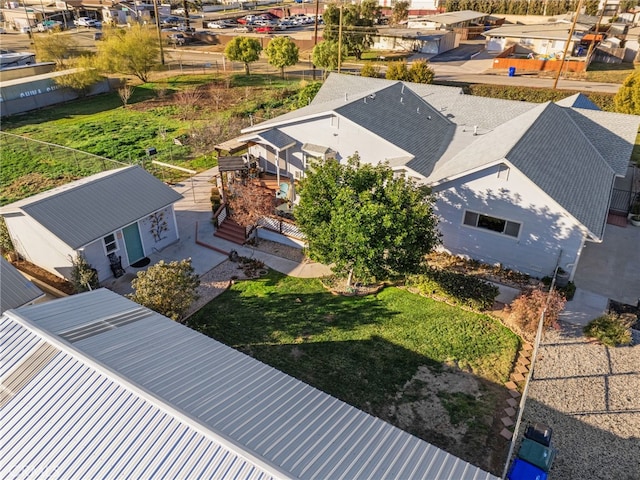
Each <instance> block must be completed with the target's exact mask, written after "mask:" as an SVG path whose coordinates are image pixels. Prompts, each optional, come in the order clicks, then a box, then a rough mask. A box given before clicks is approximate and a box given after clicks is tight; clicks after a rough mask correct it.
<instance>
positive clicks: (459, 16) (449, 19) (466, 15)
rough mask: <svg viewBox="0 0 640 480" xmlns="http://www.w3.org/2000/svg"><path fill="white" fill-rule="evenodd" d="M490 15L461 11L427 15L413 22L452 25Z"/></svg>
mask: <svg viewBox="0 0 640 480" xmlns="http://www.w3.org/2000/svg"><path fill="white" fill-rule="evenodd" d="M488 16H489V14H488V13H482V12H475V11H473V10H460V11H458V12H447V13H438V14H436V15H427V16H425V17H418V18H416V19H411V20H409V21H410V22H411V21H420V20H422V21H429V22H435V23H440V24H442V25H452V24H455V23H460V22H469V21H471V20H480V19H482V18H484V17H488Z"/></svg>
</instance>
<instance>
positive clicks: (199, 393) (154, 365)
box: [7, 289, 496, 480]
mask: <svg viewBox="0 0 640 480" xmlns="http://www.w3.org/2000/svg"><path fill="white" fill-rule="evenodd" d="M131 308H132V302H131V301H129V300H127V299H126V298H124V297H120V296H118V295H116V294H114V293H112V292H110V291H108V290H104V289H101V290H96V291H93V292H89V293H85V294H81V295H75V296H73V297H67V298H64V299H60V300H57V301H55V302H50V303H49V304H47V305H46V307H45V306H44V305H43V306H27V307H23V308H22V309H20V310H19V311H18V312H19V314H20V315H21V317H22V318H23V319H25V320H20V319H18V321H22V322H25V321H26V322H33V323H34V324H36V325H37V326H38V328H42V329H44V330H46V331H50V332H51V333H52V334H54V335H58V334H61V333H63V332H64V331H68V330H69V329H78V328H80V327H82V326H83V325H85V324H92V323H95V322H96V321H97V320H98V319H99V317H104V316H112V315H115V314H117V312H118V311H123V312H124V311H128V310H130V309H131ZM10 313H12V312H10ZM7 320H8V323H9V324H10V327H11V328H16V326H15V324H14V323H13V322H11V321H10V319H7ZM22 330H24V329H22ZM22 334H23V335H24V332H22ZM70 348H73V349H78V350H79V352H81V353H78V354H77V355H81V356H83V357H84V358H87V359H90V361H96V362H98V364H100V365H104V366H106V368H107V369H108V370H110V371H112V372H113V373H112V375H111V377H112V380H113V383H112V384H110V388H111V389H118V388H120V387H119V386H118V385H117V384H118V383H119V380H122V379H124V383H125V384H126V383H127V382H131V384H132V385H137V386H139V387H140V388H141V389H144V390H145V391H147V392H148V393H149V398H150V399H156V401H157V402H162V403H163V404H166V405H169V406H171V408H175V409H176V411H179V412H183V413H184V416H185V417H188V418H192V419H194V420H195V421H197V422H199V423H200V424H202V425H206V426H207V427H208V428H209V429H210V430H211V432H213V433H214V434H215V435H219V436H220V437H221V438H226V439H228V440H229V442H232V443H233V444H235V446H236V447H235V449H234V451H233V452H229V453H228V455H233V454H234V453H235V455H238V456H245V457H246V458H249V459H251V458H258V459H261V460H262V461H263V462H264V464H266V465H272V466H273V468H274V469H277V470H278V471H280V472H284V474H283V476H286V477H291V478H303V479H327V478H331V479H340V478H342V479H360V478H367V479H381V478H397V479H405V478H425V479H427V478H428V479H432V480H438V479H447V480H467V479H469V480H471V479H474V480H481V479H485V480H493V479H496V477H494V476H493V475H491V474H489V473H487V472H484V471H482V470H480V469H478V468H477V467H474V466H472V465H470V464H468V463H467V462H464V461H462V460H460V459H459V458H456V457H454V456H452V455H450V454H448V453H446V452H444V451H443V450H440V449H438V448H436V447H434V446H433V445H430V444H428V443H426V442H424V441H422V440H420V439H418V438H416V437H414V436H412V435H409V434H408V433H406V432H403V431H402V430H399V429H398V428H396V427H393V426H392V425H390V424H388V423H385V422H383V421H381V420H379V419H376V418H374V417H372V416H370V415H368V414H366V413H364V412H362V411H360V410H357V409H355V408H354V407H351V406H349V405H347V404H345V403H343V402H341V401H339V400H337V399H335V398H333V397H331V396H329V395H327V394H325V393H323V392H320V391H319V390H316V389H315V388H312V387H311V386H309V385H306V384H304V383H302V382H300V381H299V380H296V379H294V378H292V377H290V376H288V375H286V374H284V373H282V372H279V371H277V370H275V369H274V368H271V367H269V366H267V365H265V364H263V363H261V362H258V361H257V360H255V359H252V358H250V357H248V356H246V355H244V354H242V353H240V352H237V351H235V350H233V349H232V348H229V347H227V346H225V345H223V344H221V343H219V342H217V341H215V340H213V339H211V338H208V337H206V336H204V335H201V334H199V333H197V332H195V331H193V330H191V329H189V328H187V327H185V326H183V325H181V324H179V323H176V322H173V321H171V320H169V319H167V318H165V317H163V316H161V315H158V314H153V315H151V316H150V317H148V318H142V319H139V320H138V321H136V322H134V323H128V324H123V325H120V326H118V327H117V328H113V329H110V330H108V331H103V332H102V333H99V334H97V335H94V336H91V337H88V338H85V339H83V340H79V341H77V342H75V343H74V344H73V347H70V346H67V347H66V348H64V349H63V350H68V349H70ZM77 355H76V356H77ZM65 356H66V354H65ZM65 361H66V360H65ZM57 363H62V360H60V361H59V362H56V364H57ZM56 366H58V365H56ZM74 367H75V370H74V372H75V371H76V370H78V369H80V370H81V369H82V367H83V366H74ZM60 368H61V369H64V370H67V368H68V367H67V365H66V364H65V365H64V366H62V365H60ZM91 373H93V372H86V373H85V372H81V373H80V372H79V373H78V374H77V375H76V374H74V375H72V376H71V377H70V378H68V379H67V382H69V383H70V385H66V383H65V382H64V381H62V380H61V383H59V384H52V385H48V384H46V383H43V384H42V385H33V386H31V390H30V393H31V395H34V396H40V395H42V396H45V397H47V398H46V402H48V404H49V405H56V406H59V407H62V406H63V405H69V406H70V409H71V410H74V411H75V410H76V409H80V410H81V411H80V416H79V417H78V418H75V417H74V422H73V423H74V424H76V425H77V424H79V423H81V424H83V425H85V427H83V428H86V429H87V430H91V429H92V428H94V427H95V428H98V429H99V428H101V427H102V426H103V425H104V424H105V423H108V422H116V421H117V420H118V419H119V418H120V417H121V416H122V414H121V413H119V411H122V408H121V407H120V404H121V403H123V402H124V401H125V400H124V399H122V398H121V397H120V395H125V394H124V393H119V394H118V395H115V396H114V395H113V394H112V395H111V396H107V395H105V394H104V393H103V391H102V389H100V391H99V392H97V393H96V395H98V394H99V395H101V396H100V398H99V400H100V401H98V402H96V400H98V399H97V398H92V397H91V395H89V396H87V397H82V398H80V396H81V394H82V392H84V390H86V389H88V390H90V391H92V392H93V391H94V389H96V388H97V387H95V385H96V384H97V383H99V382H98V381H97V380H94V379H93V377H91ZM52 375H53V373H49V372H46V373H43V379H42V380H43V381H44V382H47V381H51V382H52V381H53V380H52V379H50V377H51V376H52ZM86 377H91V378H87V380H85V381H83V382H82V383H81V384H80V379H81V378H82V379H84V378H86ZM107 383H109V382H107ZM36 387H41V389H42V390H43V392H40V388H36ZM75 388H79V389H81V392H79V394H78V396H74V397H73V398H71V399H69V400H67V395H69V394H70V393H69V392H70V391H71V390H74V389H75ZM118 392H120V391H119V390H118ZM22 398H24V397H22ZM107 398H108V399H107ZM26 400H27V399H26V398H24V401H22V402H21V401H20V400H19V399H18V397H16V398H15V399H14V400H12V403H13V404H16V407H15V408H16V409H18V411H16V412H15V413H16V414H18V417H19V416H20V415H21V414H22V412H20V409H25V408H27V407H26V404H28V403H29V402H32V401H33V400H31V399H30V400H29V402H27V401H26ZM127 400H128V399H127ZM137 400H138V401H143V400H144V398H138V399H137ZM114 401H115V402H116V403H117V404H118V405H117V406H113V405H112V403H113V402H114ZM18 404H19V405H18ZM87 405H88V406H87ZM91 405H95V407H94V408H95V409H106V410H108V411H107V412H100V416H86V415H87V414H86V413H85V412H86V410H91ZM85 406H86V407H85ZM66 410H67V409H66V408H63V411H62V412H59V413H58V415H65V414H66ZM49 411H50V409H49V410H47V409H45V410H43V411H42V412H40V413H39V415H45V416H47V420H48V416H49V413H48V412H49ZM12 413H14V412H12ZM32 415H33V416H36V415H38V414H36V413H35V412H32ZM52 415H53V416H55V414H52ZM130 415H140V417H137V419H138V420H139V421H123V422H122V424H121V425H118V429H120V428H121V429H123V430H124V435H123V436H122V437H120V441H121V442H124V444H125V445H128V446H129V447H133V446H135V447H136V449H135V450H134V449H133V448H131V453H130V454H129V455H130V456H129V457H128V458H127V461H135V462H136V464H137V465H139V467H138V470H136V473H143V474H144V473H145V472H150V471H151V467H150V465H149V464H150V463H153V464H155V463H162V460H163V459H164V457H165V456H166V455H167V454H168V453H167V452H168V451H170V449H169V448H168V449H163V450H162V451H158V452H157V453H154V454H153V455H149V454H148V453H147V452H152V451H154V448H156V449H159V442H157V443H156V442H154V443H153V444H152V445H151V446H147V445H145V446H144V447H143V448H138V446H137V442H143V441H144V440H145V439H147V438H149V439H150V440H151V438H150V434H148V433H147V434H145V433H143V432H142V431H143V430H144V431H145V432H151V431H156V430H157V429H158V428H159V426H158V424H157V422H159V421H160V420H158V419H157V418H156V416H155V415H150V414H148V413H143V412H141V411H140V410H139V409H135V410H134V411H133V413H132V414H130ZM156 415H158V414H156ZM70 418H71V417H69V418H67V419H66V421H67V422H70V421H71V420H70ZM106 419H112V420H106ZM127 420H129V419H127ZM178 420H179V419H176V418H163V419H162V425H164V423H168V422H172V421H178ZM16 422H17V423H19V424H20V425H21V424H22V420H20V421H18V420H16ZM149 424H150V425H149ZM63 425H64V423H63ZM138 425H139V427H137V426H138ZM60 426H62V425H60ZM17 427H19V425H17ZM69 428H70V427H69ZM75 428H77V429H78V430H82V429H83V428H80V427H75ZM154 428H155V429H156V430H154ZM176 428H177V427H176ZM41 430H42V429H40V430H36V429H33V430H28V431H27V433H28V435H26V436H25V435H22V440H21V441H22V442H23V443H24V442H30V447H33V448H29V450H33V451H41V450H43V449H45V448H47V446H48V445H50V440H49V438H48V435H47V434H46V433H44V432H42V431H41ZM52 430H53V432H57V431H58V429H57V428H56V429H52ZM166 430H167V429H162V431H163V432H166ZM118 431H120V430H118ZM139 435H140V437H141V438H140V439H139V438H138V436H139ZM181 436H184V434H181ZM32 437H34V438H32ZM74 438H77V439H78V444H77V445H76V446H74V448H73V449H71V450H69V451H65V452H63V453H64V457H61V458H59V459H57V460H58V461H62V459H63V458H64V459H65V461H69V462H72V463H73V462H75V464H76V467H75V468H78V469H80V468H82V469H83V470H82V473H86V474H87V475H86V476H95V474H98V476H102V475H100V474H101V473H105V472H106V471H107V469H106V468H102V469H99V468H98V466H97V462H98V460H97V459H98V458H100V456H99V455H98V456H97V458H93V457H91V458H87V457H83V456H82V455H83V454H84V453H85V452H88V451H89V450H90V448H99V449H103V450H105V451H109V450H110V448H109V446H108V445H104V443H111V440H110V439H108V438H106V437H105V438H103V439H102V441H101V442H99V441H98V442H97V445H96V444H93V442H94V439H95V437H91V436H85V437H83V438H85V440H84V441H83V440H81V439H80V435H79V434H78V435H77V436H76V437H74ZM154 438H155V437H154ZM189 438H191V437H189ZM163 440H164V441H165V442H169V443H170V444H171V443H172V442H177V441H178V439H177V438H175V436H174V435H168V437H164V439H163ZM13 441H14V442H16V443H19V441H18V440H13ZM87 443H90V444H91V445H90V446H88V445H86V444H87ZM12 448H13V447H12ZM113 448H117V447H116V446H115V445H114V446H113ZM185 448H187V450H188V449H190V448H194V449H195V448H196V447H195V443H193V442H190V443H188V445H187V446H186V447H185ZM199 448H202V447H199ZM181 451H182V450H181ZM136 452H137V453H136ZM192 453H193V452H192ZM79 456H80V457H82V458H79ZM114 457H115V456H114V455H108V456H107V457H106V460H107V461H109V462H111V461H112V459H113V458H114ZM151 457H152V458H151ZM195 457H197V456H196V455H195V454H194V455H193V456H192V457H182V458H180V459H176V460H175V462H173V465H174V466H175V468H180V466H181V464H180V462H181V461H182V462H187V463H189V462H190V463H189V465H191V464H193V463H194V462H195V460H194V458H195ZM217 458H218V457H216V459H217ZM42 460H46V461H49V462H55V461H56V458H45V457H42ZM84 461H86V462H88V463H89V464H90V465H88V466H84V464H83V462H84ZM214 461H215V459H212V460H211V462H212V463H213V462H214ZM51 464H55V463H51ZM208 465H209V464H208ZM120 467H121V466H120ZM109 468H111V469H113V470H111V471H115V469H117V468H118V465H109ZM183 468H186V467H183ZM65 471H69V470H65ZM77 471H80V470H77ZM181 471H182V472H184V471H185V470H181ZM81 476H83V475H81ZM137 476H138V477H139V476H140V475H137ZM143 476H144V475H143ZM189 476H190V477H195V476H196V475H189ZM183 478H185V477H183Z"/></svg>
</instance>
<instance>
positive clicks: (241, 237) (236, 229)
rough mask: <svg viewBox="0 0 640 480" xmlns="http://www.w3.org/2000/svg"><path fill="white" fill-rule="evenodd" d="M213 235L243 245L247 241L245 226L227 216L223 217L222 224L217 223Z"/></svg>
mask: <svg viewBox="0 0 640 480" xmlns="http://www.w3.org/2000/svg"><path fill="white" fill-rule="evenodd" d="M213 235H214V236H216V237H219V238H223V239H225V240H228V241H230V242H233V243H237V244H238V245H243V244H244V242H246V241H247V238H246V230H245V228H244V227H243V226H242V225H239V224H238V223H236V222H235V221H233V220H231V219H230V218H229V217H227V218H225V219H224V221H223V222H222V224H220V225H218V228H216V231H215V232H214V233H213Z"/></svg>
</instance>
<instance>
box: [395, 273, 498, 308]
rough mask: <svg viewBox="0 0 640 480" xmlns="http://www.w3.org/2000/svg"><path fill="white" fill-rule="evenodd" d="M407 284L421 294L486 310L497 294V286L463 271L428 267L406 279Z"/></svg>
mask: <svg viewBox="0 0 640 480" xmlns="http://www.w3.org/2000/svg"><path fill="white" fill-rule="evenodd" d="M407 286H409V287H413V288H415V289H417V290H418V291H419V292H420V293H422V294H423V295H427V296H429V297H434V298H437V299H443V300H445V301H447V302H449V303H452V304H454V305H462V306H466V307H469V308H472V309H473V310H486V309H488V308H490V307H491V306H492V305H493V302H494V300H495V298H496V297H497V296H498V293H500V292H499V290H498V287H496V286H495V285H492V284H490V283H488V282H486V281H484V280H481V279H479V278H477V277H473V276H470V275H465V274H464V273H458V272H452V271H450V270H440V269H437V268H429V269H428V270H427V271H426V272H425V273H424V274H421V275H414V276H411V277H409V278H408V279H407Z"/></svg>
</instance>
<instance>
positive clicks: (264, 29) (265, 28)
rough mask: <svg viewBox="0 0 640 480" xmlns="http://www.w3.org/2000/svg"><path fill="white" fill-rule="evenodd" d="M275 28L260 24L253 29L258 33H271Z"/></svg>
mask: <svg viewBox="0 0 640 480" xmlns="http://www.w3.org/2000/svg"><path fill="white" fill-rule="evenodd" d="M274 30H275V28H273V27H272V26H271V25H259V26H257V27H255V28H254V29H253V31H254V32H257V33H270V32H273V31H274Z"/></svg>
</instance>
